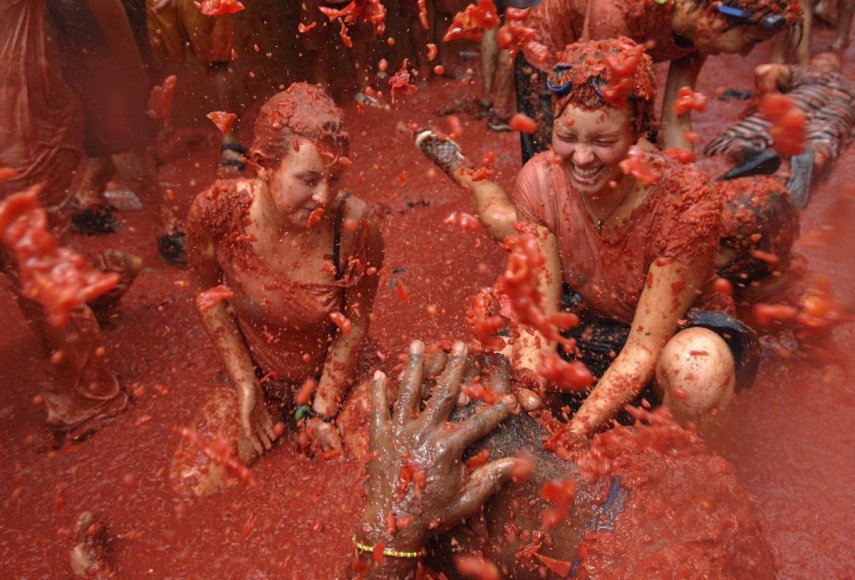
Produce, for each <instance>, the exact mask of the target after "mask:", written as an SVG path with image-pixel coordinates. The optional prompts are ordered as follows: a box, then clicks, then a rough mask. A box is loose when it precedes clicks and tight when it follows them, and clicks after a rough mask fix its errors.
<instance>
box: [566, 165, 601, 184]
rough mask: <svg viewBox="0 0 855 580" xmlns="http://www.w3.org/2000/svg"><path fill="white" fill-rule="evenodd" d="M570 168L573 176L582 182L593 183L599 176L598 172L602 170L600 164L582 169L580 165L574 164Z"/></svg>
mask: <svg viewBox="0 0 855 580" xmlns="http://www.w3.org/2000/svg"><path fill="white" fill-rule="evenodd" d="M571 170H572V173H573V177H574V178H575V179H576V180H577V181H580V182H582V183H593V182H594V181H596V179H597V177H599V175H600V173H601V172H602V171H603V166H602V165H600V166H599V167H596V168H591V169H583V168H581V167H577V166H576V165H573V166H571Z"/></svg>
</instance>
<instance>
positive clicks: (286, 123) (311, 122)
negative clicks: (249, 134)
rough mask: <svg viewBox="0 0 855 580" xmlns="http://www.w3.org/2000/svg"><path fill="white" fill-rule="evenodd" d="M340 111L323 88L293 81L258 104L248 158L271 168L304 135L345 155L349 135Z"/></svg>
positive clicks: (277, 163)
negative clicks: (259, 105) (261, 103)
mask: <svg viewBox="0 0 855 580" xmlns="http://www.w3.org/2000/svg"><path fill="white" fill-rule="evenodd" d="M343 124H344V114H343V113H342V111H341V109H339V108H338V107H337V106H336V104H335V103H334V102H333V100H332V99H331V98H330V97H329V95H327V94H326V93H325V92H324V90H323V89H321V88H320V87H317V86H315V85H310V84H308V83H294V84H292V85H291V86H289V87H288V88H287V89H286V90H284V91H282V92H280V93H276V94H275V95H273V96H272V97H271V98H269V99H268V100H267V101H266V102H265V103H264V104H263V105H262V106H261V110H260V111H259V113H258V118H257V119H256V120H255V126H254V128H253V140H252V147H250V150H249V153H250V159H251V160H252V161H253V162H254V163H255V164H256V165H258V166H259V167H266V168H274V167H277V166H278V165H279V164H280V163H281V162H282V160H283V159H284V158H285V157H287V155H288V153H289V152H290V151H293V150H294V140H295V138H296V137H304V138H306V139H309V140H310V141H313V142H315V143H320V144H323V145H326V146H328V147H330V148H332V149H333V152H334V154H335V156H336V157H338V156H342V155H346V154H347V151H348V147H349V146H350V137H349V135H348V134H347V133H346V132H345V131H344V129H343Z"/></svg>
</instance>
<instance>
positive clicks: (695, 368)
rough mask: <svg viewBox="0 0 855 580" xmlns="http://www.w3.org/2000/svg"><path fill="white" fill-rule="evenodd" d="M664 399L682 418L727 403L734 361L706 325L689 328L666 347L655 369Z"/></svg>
mask: <svg viewBox="0 0 855 580" xmlns="http://www.w3.org/2000/svg"><path fill="white" fill-rule="evenodd" d="M656 383H657V389H658V390H659V391H660V396H661V397H662V399H663V402H664V403H665V405H666V406H668V407H669V408H670V409H671V410H672V412H673V413H674V414H675V415H676V416H678V417H681V418H693V417H698V416H700V415H703V414H706V413H709V412H711V411H715V410H717V409H720V408H722V407H724V406H726V405H727V404H728V402H729V400H730V398H731V397H732V395H733V390H734V384H735V362H734V358H733V354H732V353H731V351H730V348H729V347H728V346H727V343H726V342H725V341H724V340H723V339H722V338H721V337H720V336H719V335H717V334H716V333H714V332H712V331H711V330H708V329H706V328H698V327H695V328H689V329H687V330H684V331H682V332H680V333H679V334H677V335H676V336H675V337H674V338H672V339H671V340H670V341H669V342H668V344H667V345H666V346H665V350H664V351H663V352H662V356H661V357H660V358H659V363H658V364H657V368H656Z"/></svg>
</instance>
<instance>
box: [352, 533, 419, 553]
mask: <svg viewBox="0 0 855 580" xmlns="http://www.w3.org/2000/svg"><path fill="white" fill-rule="evenodd" d="M353 543H354V544H356V549H357V550H359V551H360V552H368V553H371V554H373V553H374V546H369V545H368V544H363V543H362V542H360V541H359V540H357V539H356V534H353ZM383 555H384V556H390V557H392V558H421V557H422V556H424V555H425V551H424V549H422V550H419V551H418V552H401V551H398V550H393V549H392V548H383Z"/></svg>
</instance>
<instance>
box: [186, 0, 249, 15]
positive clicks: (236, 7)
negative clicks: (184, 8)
mask: <svg viewBox="0 0 855 580" xmlns="http://www.w3.org/2000/svg"><path fill="white" fill-rule="evenodd" d="M193 4H195V5H196V8H198V9H199V11H200V12H202V14H204V15H205V16H224V15H226V14H237V13H238V12H241V11H243V10H246V6H244V5H243V4H241V3H240V2H239V0H202V1H201V2H193Z"/></svg>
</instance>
